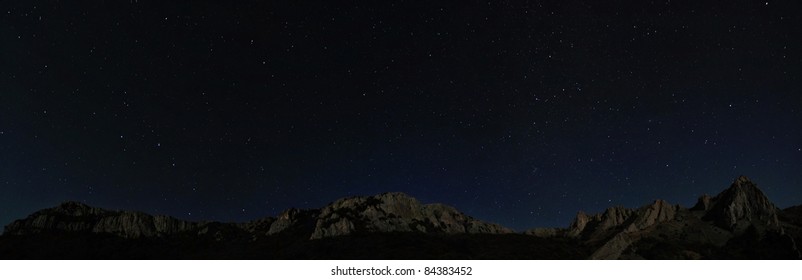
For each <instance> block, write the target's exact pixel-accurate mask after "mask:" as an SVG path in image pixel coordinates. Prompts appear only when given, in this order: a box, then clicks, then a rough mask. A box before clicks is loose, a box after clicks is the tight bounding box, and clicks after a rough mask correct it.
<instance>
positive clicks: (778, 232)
mask: <svg viewBox="0 0 802 280" xmlns="http://www.w3.org/2000/svg"><path fill="white" fill-rule="evenodd" d="M801 236H802V206H795V207H791V208H788V209H785V210H781V209H778V208H777V207H776V206H775V205H774V204H773V203H772V202H771V201H770V200H769V199H768V198H767V197H766V196H765V194H763V192H762V191H761V190H760V189H759V188H758V187H757V185H756V184H755V183H753V182H752V181H751V180H749V179H748V178H747V177H745V176H741V177H739V178H737V179H736V180H735V181H734V182H733V183H732V185H731V186H730V187H729V188H727V189H726V190H724V191H722V192H721V193H719V194H718V195H716V196H715V197H711V196H707V195H705V196H702V197H700V198H699V200H698V202H697V203H696V205H694V206H693V207H691V208H685V207H682V206H680V205H674V204H670V203H668V202H666V201H664V200H656V201H654V202H653V203H651V204H648V205H646V206H643V207H640V208H636V209H628V208H624V207H612V208H608V209H607V210H605V211H604V212H603V213H600V214H592V215H589V214H586V213H584V212H579V213H578V214H577V216H576V218H575V219H574V221H573V222H572V223H571V224H570V226H569V227H567V228H536V229H530V230H527V231H524V232H522V233H515V232H514V231H513V230H511V229H508V228H505V227H503V226H501V225H497V224H493V223H488V222H484V221H480V220H477V219H475V218H473V217H470V216H468V215H465V214H464V213H462V212H460V211H458V210H457V209H455V208H453V207H451V206H447V205H443V204H422V203H420V202H419V201H418V200H417V199H415V198H413V197H411V196H408V195H406V194H403V193H397V192H396V193H383V194H379V195H374V196H361V197H349V198H343V199H340V200H337V201H335V202H332V203H330V204H329V205H327V206H325V207H322V208H320V209H288V210H286V211H284V212H282V213H281V214H279V215H278V216H277V217H266V218H262V219H258V220H254V221H250V222H245V223H223V222H189V221H183V220H180V219H176V218H173V217H168V216H153V215H149V214H146V213H142V212H134V211H116V210H107V209H101V208H94V207H91V206H88V205H85V204H82V203H78V202H65V203H63V204H61V205H58V206H56V207H53V208H48V209H43V210H40V211H36V212H35V213H33V214H31V215H29V216H28V217H26V218H24V219H20V220H17V221H14V222H12V223H10V224H9V225H6V226H5V230H4V234H3V235H2V236H0V258H5V259H274V258H276V259H316V258H324V259H588V258H590V259H799V258H800V251H799V248H798V247H797V245H796V244H798V242H799V241H800V237H801Z"/></svg>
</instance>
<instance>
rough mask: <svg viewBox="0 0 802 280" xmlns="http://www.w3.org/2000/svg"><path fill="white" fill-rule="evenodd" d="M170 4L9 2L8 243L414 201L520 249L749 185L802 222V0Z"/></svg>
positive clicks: (0, 209)
mask: <svg viewBox="0 0 802 280" xmlns="http://www.w3.org/2000/svg"><path fill="white" fill-rule="evenodd" d="M162 2H163V1H144V0H140V1H118V3H114V2H112V1H110V2H108V3H85V2H82V3H68V2H62V1H15V2H10V1H4V2H2V3H0V42H2V43H0V154H2V158H0V223H2V224H7V223H8V222H10V221H12V220H13V219H17V218H22V217H24V216H26V215H27V214H29V213H31V212H32V211H35V210H37V209H41V208H44V207H51V206H54V205H56V204H58V203H60V202H62V201H65V200H78V201H83V202H86V203H88V204H90V205H95V206H100V207H107V208H114V209H132V210H141V211H145V212H149V213H155V214H166V215H172V216H176V217H179V218H183V219H191V220H221V221H245V220H249V219H255V218H259V217H263V216H268V215H276V214H278V213H279V212H280V211H281V210H283V209H286V208H289V207H300V208H312V207H321V206H323V205H325V204H326V203H328V202H331V201H333V200H336V199H338V198H341V197H345V196H352V195H372V194H376V193H382V192H388V191H402V192H406V193H409V194H411V195H413V196H415V197H417V198H419V199H420V200H422V201H423V202H441V203H446V204H450V205H453V206H455V207H457V208H458V209H460V210H462V211H464V212H465V213H467V214H469V215H472V216H474V217H477V218H480V219H483V220H488V221H493V222H497V223H500V224H503V225H506V226H510V227H513V228H515V229H519V230H522V229H527V228H532V227H541V226H567V225H568V223H570V221H571V219H572V218H573V216H574V215H575V213H576V212H577V211H580V210H582V211H586V212H600V211H603V209H605V208H607V207H610V206H614V205H624V206H626V207H637V206H641V205H644V204H647V203H650V202H651V201H652V200H654V199H658V198H661V199H666V200H668V201H669V202H672V203H679V204H683V205H686V206H690V205H692V204H693V203H694V202H695V200H696V197H698V196H699V195H701V194H703V193H708V194H716V193H718V192H719V191H721V190H723V189H724V188H726V187H728V186H729V184H730V183H731V181H732V180H733V179H734V178H735V177H736V176H738V175H742V174H743V175H747V176H749V177H750V178H752V179H753V180H754V181H756V182H757V183H758V185H759V186H760V187H761V188H762V189H763V190H764V191H765V192H766V193H767V195H768V196H769V198H770V199H771V200H772V201H774V202H775V203H776V204H777V205H778V206H780V207H787V206H791V205H798V204H802V187H801V186H802V172H800V171H802V129H800V127H802V126H800V122H801V121H802V109H801V108H802V92H800V88H801V87H800V86H802V81H800V77H802V40H800V39H799V38H802V34H800V33H802V32H801V31H800V30H802V29H800V28H799V26H802V19H801V18H800V15H799V13H798V11H800V10H802V9H800V8H802V7H800V6H799V4H798V3H796V2H793V1H786V2H785V3H779V2H775V1H769V2H766V1H734V2H732V1H729V2H727V3H718V4H715V5H716V6H710V4H709V3H698V1H670V2H668V1H667V2H661V1H655V2H652V3H641V2H643V1H618V2H616V3H614V4H611V3H597V1H586V2H579V1H576V2H572V1H538V2H534V1H533V2H520V1H503V2H496V1H491V2H477V1H438V2H439V3H429V2H432V1H404V2H402V1H396V2H393V3H389V2H385V1H380V3H374V2H375V1H364V2H350V3H349V4H336V3H330V2H331V1H303V3H295V1H237V3H225V4H224V3H211V2H210V1H191V2H190V1H187V3H184V4H175V3H162ZM569 2H570V3H569Z"/></svg>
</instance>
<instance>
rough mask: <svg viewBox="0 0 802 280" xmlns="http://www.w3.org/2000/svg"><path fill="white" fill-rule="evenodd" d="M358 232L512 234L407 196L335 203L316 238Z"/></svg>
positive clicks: (322, 218) (326, 211)
mask: <svg viewBox="0 0 802 280" xmlns="http://www.w3.org/2000/svg"><path fill="white" fill-rule="evenodd" d="M355 232H422V233H493V234H497V233H512V232H513V231H512V230H510V229H508V228H504V227H502V226H499V225H496V224H489V223H485V222H481V221H478V220H476V219H474V218H471V217H469V216H466V215H464V214H462V213H460V212H459V211H457V210H456V209H454V208H453V207H450V206H446V205H442V204H428V205H423V204H421V203H420V202H419V201H418V200H417V199H415V198H413V197H410V196H408V195H406V194H403V193H385V194H380V195H376V196H369V197H353V198H345V199H340V200H338V201H335V202H334V203H332V204H329V205H328V206H326V207H324V208H323V209H321V211H320V216H319V217H318V219H317V223H316V225H315V231H314V233H312V238H313V239H318V238H323V237H329V236H341V235H348V234H352V233H355Z"/></svg>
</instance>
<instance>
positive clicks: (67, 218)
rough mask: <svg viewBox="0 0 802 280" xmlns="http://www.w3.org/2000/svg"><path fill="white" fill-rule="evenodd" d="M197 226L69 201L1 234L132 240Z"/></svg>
mask: <svg viewBox="0 0 802 280" xmlns="http://www.w3.org/2000/svg"><path fill="white" fill-rule="evenodd" d="M196 227H197V224H196V223H191V222H186V221H180V220H178V219H175V218H172V217H167V216H151V215H148V214H145V213H140V212H133V211H111V210H104V209H101V208H94V207H90V206H88V205H86V204H83V203H80V202H74V201H70V202H65V203H62V204H60V205H58V206H56V207H53V208H48V209H44V210H41V211H37V212H35V213H33V214H31V215H30V216H28V217H27V218H25V219H21V220H16V221H14V222H12V223H11V224H9V225H7V226H6V227H5V232H4V234H11V235H20V234H30V233H41V232H60V231H61V232H63V231H66V232H91V233H110V234H115V235H118V236H122V237H134V238H135V237H152V236H161V235H164V234H172V233H176V232H181V231H186V230H189V229H194V228H196Z"/></svg>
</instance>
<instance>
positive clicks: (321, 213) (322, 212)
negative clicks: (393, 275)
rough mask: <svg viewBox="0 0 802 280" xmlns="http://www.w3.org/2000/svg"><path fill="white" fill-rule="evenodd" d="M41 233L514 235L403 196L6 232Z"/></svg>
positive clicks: (73, 208) (55, 222)
mask: <svg viewBox="0 0 802 280" xmlns="http://www.w3.org/2000/svg"><path fill="white" fill-rule="evenodd" d="M42 232H74V233H108V234H114V235H117V236H121V237H125V238H147V237H163V236H171V235H176V234H190V235H199V236H203V235H210V236H213V237H214V238H215V239H218V240H223V239H227V238H232V236H233V237H236V238H240V237H241V236H248V237H249V238H250V239H252V240H254V239H259V238H264V237H267V236H272V235H285V236H286V235H292V236H305V237H307V238H310V239H320V238H324V237H331V236H343V235H350V234H355V233H376V232H421V233H445V234H456V233H490V234H498V233H512V232H513V231H512V230H510V229H508V228H505V227H502V226H499V225H496V224H490V223H485V222H482V221H479V220H476V219H474V218H472V217H469V216H466V215H464V214H462V213H461V212H459V211H457V210H456V209H454V208H453V207H450V206H446V205H442V204H429V205H423V204H421V203H420V202H419V201H418V200H416V199H415V198H413V197H410V196H408V195H406V194H403V193H386V194H380V195H376V196H366V197H352V198H346V199H340V200H338V201H335V202H334V203H331V204H329V205H328V206H326V207H324V208H322V209H306V210H304V209H288V210H286V211H284V212H282V213H281V214H279V216H278V217H275V218H273V217H267V218H263V219H259V220H255V221H251V222H247V223H241V224H232V223H212V222H202V223H196V222H188V221H182V220H178V219H175V218H172V217H167V216H151V215H148V214H145V213H140V212H130V211H111V210H105V209H101V208H93V207H90V206H87V205H85V204H81V203H77V202H66V203H64V204H61V205H59V206H57V207H54V208H49V209H44V210H41V211H37V212H35V213H33V214H31V215H30V216H28V217H27V218H25V219H21V220H17V221H14V222H12V223H11V224H9V225H7V226H6V227H5V233H4V234H9V235H25V234H36V233H42Z"/></svg>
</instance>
